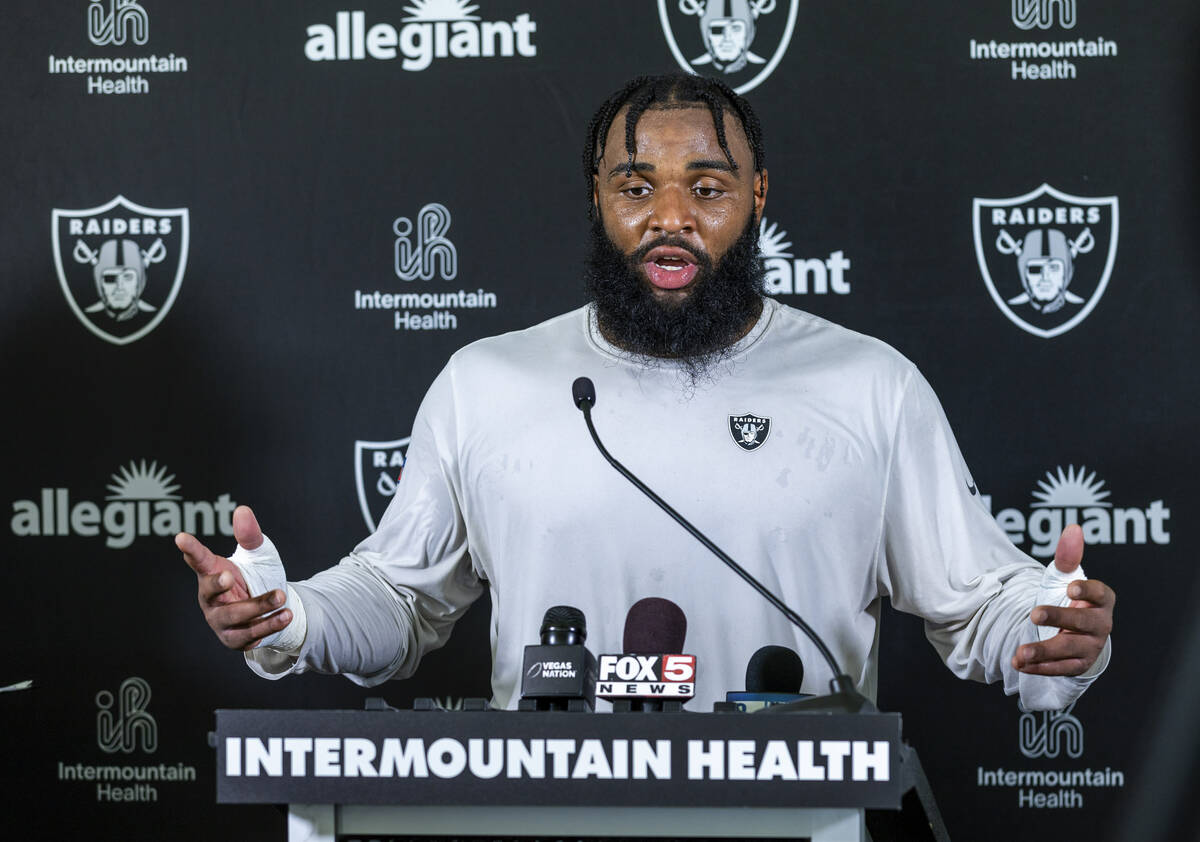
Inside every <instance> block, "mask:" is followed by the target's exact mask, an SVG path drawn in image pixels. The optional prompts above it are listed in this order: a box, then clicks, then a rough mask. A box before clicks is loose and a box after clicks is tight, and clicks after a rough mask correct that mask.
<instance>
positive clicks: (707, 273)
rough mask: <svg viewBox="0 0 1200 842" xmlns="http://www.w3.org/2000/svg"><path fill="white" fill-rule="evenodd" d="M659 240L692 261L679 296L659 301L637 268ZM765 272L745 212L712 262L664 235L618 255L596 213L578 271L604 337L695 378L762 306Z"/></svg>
mask: <svg viewBox="0 0 1200 842" xmlns="http://www.w3.org/2000/svg"><path fill="white" fill-rule="evenodd" d="M659 246H678V247H680V248H684V249H686V250H687V251H688V252H690V253H691V254H692V256H693V257H694V258H695V260H696V265H697V267H698V269H697V271H696V277H695V279H694V280H693V281H692V284H691V286H692V288H691V291H690V292H689V293H688V295H687V296H686V297H685V298H684V299H683V300H682V301H677V302H676V301H662V300H660V299H659V298H658V297H657V296H655V294H654V288H653V287H652V286H651V284H650V282H649V280H648V279H647V278H646V276H645V272H644V270H643V269H642V265H641V264H642V261H643V259H644V258H645V256H646V255H647V254H648V253H649V252H650V250H651V249H654V248H658V247H659ZM765 274H766V269H765V268H764V267H763V265H762V261H761V260H760V259H759V252H758V225H757V224H756V221H755V219H754V214H751V215H750V220H749V222H747V224H746V228H745V230H743V231H742V233H741V235H740V236H739V237H738V239H737V241H736V242H735V243H734V244H733V245H732V246H730V248H729V250H728V251H727V252H725V254H724V255H722V256H721V258H720V259H719V260H718V261H717V262H716V263H714V262H713V260H712V258H711V257H710V256H709V255H708V254H707V253H706V252H697V251H696V249H695V248H693V247H692V245H691V244H690V243H688V242H686V241H685V240H683V238H681V237H677V236H671V235H664V236H662V237H659V238H658V239H656V240H654V241H652V242H649V243H646V244H645V245H643V246H641V247H640V248H638V250H637V251H635V252H633V254H628V255H627V254H623V253H622V252H621V251H620V250H619V249H618V248H617V247H616V246H615V245H614V244H613V242H612V240H610V239H609V237H608V234H607V233H606V232H605V230H604V224H603V223H602V222H601V221H600V220H599V219H596V220H594V221H593V222H592V230H591V252H590V254H589V255H588V261H587V267H586V270H585V274H584V278H585V280H586V283H587V290H588V292H589V293H590V294H591V296H592V301H593V302H594V303H595V305H596V315H597V320H598V322H599V325H600V330H601V332H602V333H603V334H604V337H605V338H606V339H608V341H610V342H611V343H613V344H614V345H616V346H617V347H619V348H621V349H622V350H625V351H629V352H631V353H633V354H635V355H637V356H639V357H641V358H642V360H641V361H642V362H644V363H646V364H649V365H658V364H661V363H662V361H664V360H670V361H673V362H678V363H679V364H681V365H682V367H683V369H684V371H685V372H686V373H687V375H688V377H689V378H690V380H691V382H692V383H693V384H695V383H696V381H697V380H699V379H702V378H704V377H705V376H706V375H708V374H709V373H710V372H711V371H712V368H713V367H714V366H715V365H716V364H717V363H719V362H721V361H722V360H724V359H726V358H727V357H728V356H729V355H730V354H731V353H732V350H733V346H734V345H735V344H736V342H737V341H738V339H740V338H741V337H742V336H743V334H745V332H746V329H747V325H749V324H750V323H751V322H752V321H753V320H754V319H755V318H757V316H758V315H759V313H761V312H762V291H763V279H764V277H765Z"/></svg>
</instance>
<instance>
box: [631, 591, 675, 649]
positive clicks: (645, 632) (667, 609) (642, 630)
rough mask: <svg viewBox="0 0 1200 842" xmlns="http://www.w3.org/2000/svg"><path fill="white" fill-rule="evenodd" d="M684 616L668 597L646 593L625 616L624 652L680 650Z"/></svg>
mask: <svg viewBox="0 0 1200 842" xmlns="http://www.w3.org/2000/svg"><path fill="white" fill-rule="evenodd" d="M685 637H687V617H685V616H684V615H683V609H682V608H680V607H679V606H678V605H676V604H675V603H673V602H671V600H669V599H662V598H661V597H657V596H649V597H646V598H645V599H639V600H638V601H637V602H635V603H634V604H633V607H632V608H630V609H629V613H628V614H627V615H626V616H625V638H624V644H625V652H626V654H630V655H661V654H663V653H672V654H674V653H679V652H682V651H683V640H684V638H685Z"/></svg>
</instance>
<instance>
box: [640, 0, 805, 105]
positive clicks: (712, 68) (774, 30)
mask: <svg viewBox="0 0 1200 842" xmlns="http://www.w3.org/2000/svg"><path fill="white" fill-rule="evenodd" d="M785 4H786V6H787V13H786V14H784V13H783V10H782V9H781V8H780V7H781V6H783V5H785ZM799 8H800V0H658V17H659V20H661V21H662V28H663V33H664V34H665V35H666V37H667V45H668V46H669V47H670V48H671V53H672V55H674V56H675V60H676V61H677V62H679V66H680V67H681V68H683V69H684V70H686V71H688V72H689V73H702V74H705V75H708V76H716V77H718V78H719V79H721V80H722V81H724V82H725V83H726V84H728V85H729V86H730V87H731V88H733V89H734V90H735V91H737V92H738V93H739V94H744V93H745V92H746V91H749V90H751V89H752V88H755V87H757V86H758V85H759V84H760V83H761V82H762V81H763V80H764V79H766V78H767V77H768V76H770V75H771V72H772V71H773V70H774V69H775V68H776V66H778V64H779V62H780V60H782V59H783V54H784V53H785V52H787V48H788V43H789V42H790V41H791V40H792V30H793V29H795V27H796V13H797V12H798V11H799ZM772 45H775V51H774V52H773V53H771V55H770V57H769V58H768V57H767V56H766V54H767V53H768V52H770V49H771V46H772Z"/></svg>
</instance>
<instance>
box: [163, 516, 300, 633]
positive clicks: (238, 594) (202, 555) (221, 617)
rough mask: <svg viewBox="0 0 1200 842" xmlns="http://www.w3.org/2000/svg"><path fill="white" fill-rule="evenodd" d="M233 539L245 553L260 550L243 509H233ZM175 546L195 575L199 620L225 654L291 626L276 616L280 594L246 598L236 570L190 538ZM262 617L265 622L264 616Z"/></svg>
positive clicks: (286, 615)
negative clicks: (205, 625) (200, 613)
mask: <svg viewBox="0 0 1200 842" xmlns="http://www.w3.org/2000/svg"><path fill="white" fill-rule="evenodd" d="M233 537H234V539H235V540H236V541H237V542H238V546H240V547H244V548H245V549H247V550H254V549H257V548H258V547H259V546H261V545H262V542H263V534H262V530H261V529H260V528H259V526H258V521H257V520H256V519H255V517H254V512H252V511H251V510H250V507H249V506H238V507H237V508H236V509H235V510H234V512H233ZM175 546H177V547H178V548H179V549H180V551H181V552H182V553H183V560H184V561H186V562H187V565H188V567H190V568H192V569H193V570H195V571H196V583H197V590H198V597H199V600H200V610H201V611H202V612H204V619H205V620H207V621H208V625H209V626H210V627H211V628H212V630H213V632H214V633H215V634H216V635H217V638H218V639H219V640H220V641H221V643H223V644H225V645H226V646H228V647H229V648H230V649H239V650H242V651H245V650H247V649H253V648H254V647H255V646H257V645H258V644H259V642H260V641H261V640H262V639H263V638H264V637H266V636H267V635H269V634H271V633H273V632H277V631H279V630H280V629H282V628H284V627H285V626H287V624H288V623H290V622H291V620H292V612H291V611H289V610H288V609H286V608H285V609H284V610H282V611H279V610H278V609H279V606H281V605H283V603H284V601H285V600H286V598H287V596H286V594H284V592H283V591H282V590H279V589H275V590H271V591H268V592H267V593H264V594H261V595H259V596H256V597H251V596H250V590H249V589H248V588H247V587H246V580H245V578H244V577H243V576H242V572H241V571H240V570H239V569H238V567H237V565H235V564H234V563H233V562H232V561H230V560H229V559H227V558H225V557H224V556H219V555H217V554H216V553H214V552H212V551H211V550H209V549H208V547H206V546H204V544H202V543H201V542H200V541H199V539H197V538H196V536H194V535H189V534H187V533H186V532H181V533H179V534H178V535H176V536H175ZM271 612H277V613H274V614H272V613H271ZM267 614H270V616H269V617H268V616H264V615H267Z"/></svg>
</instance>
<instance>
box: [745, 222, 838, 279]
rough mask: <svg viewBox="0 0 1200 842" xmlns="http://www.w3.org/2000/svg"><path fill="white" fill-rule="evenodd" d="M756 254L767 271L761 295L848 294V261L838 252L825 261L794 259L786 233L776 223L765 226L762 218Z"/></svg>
mask: <svg viewBox="0 0 1200 842" xmlns="http://www.w3.org/2000/svg"><path fill="white" fill-rule="evenodd" d="M758 251H759V255H760V256H761V257H762V262H763V268H764V269H766V276H765V277H764V278H763V291H764V292H766V293H767V294H768V295H791V294H799V295H803V294H805V293H812V294H814V295H823V294H825V293H828V292H835V293H837V294H838V295H846V294H847V293H849V292H850V282H849V281H847V280H846V271H847V270H848V269H849V268H850V261H849V260H847V259H846V254H845V252H843V251H841V250H840V249H839V250H838V251H834V252H830V253H829V257H828V258H827V259H822V258H819V257H813V258H807V259H806V258H803V257H797V258H794V259H793V258H792V243H791V241H790V240H788V234H787V231H784V230H783V229H782V228H780V227H779V223H778V222H768V221H767V218H766V217H763V218H762V220H761V221H760V222H759V223H758Z"/></svg>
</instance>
